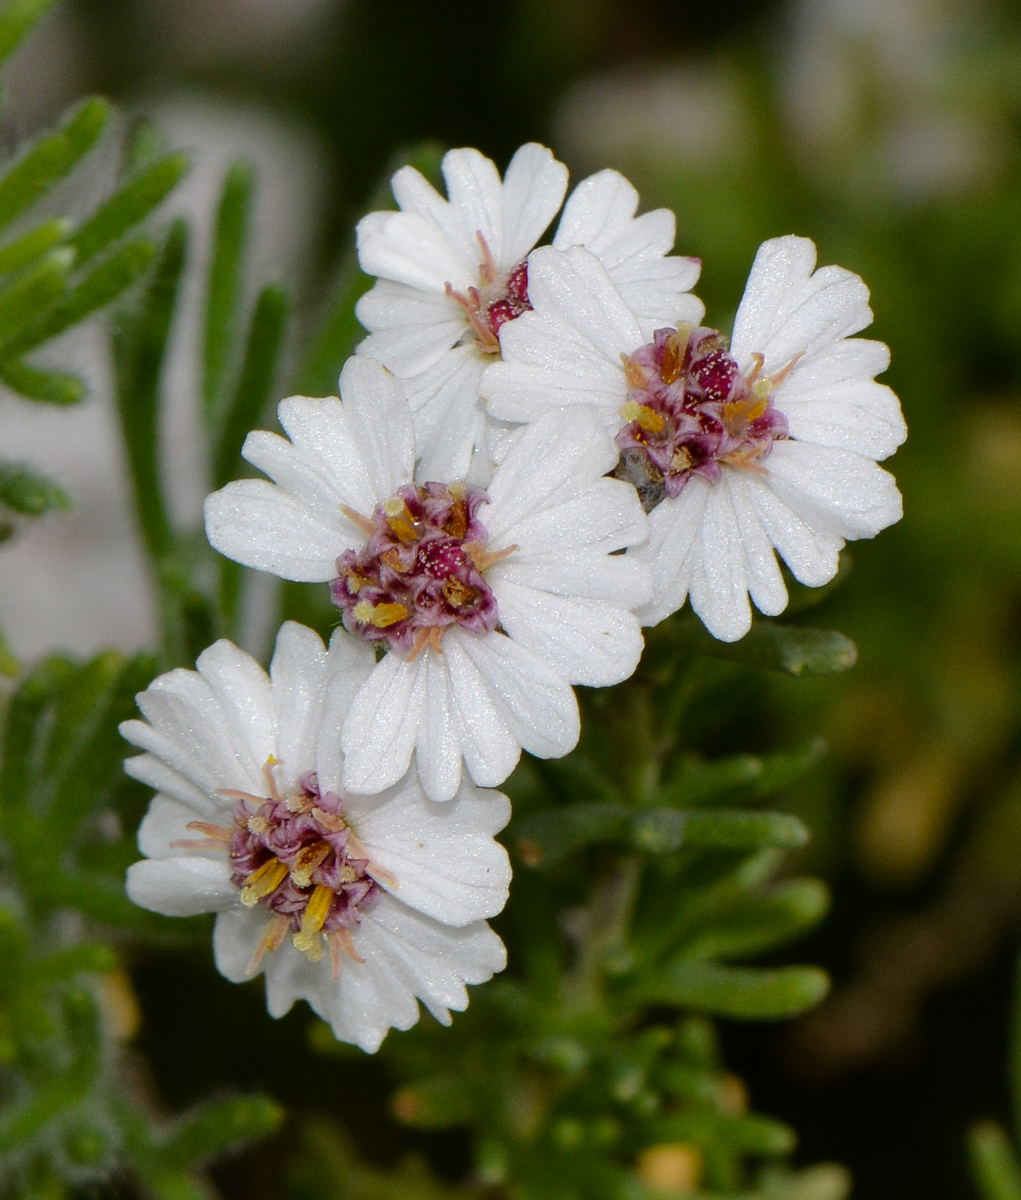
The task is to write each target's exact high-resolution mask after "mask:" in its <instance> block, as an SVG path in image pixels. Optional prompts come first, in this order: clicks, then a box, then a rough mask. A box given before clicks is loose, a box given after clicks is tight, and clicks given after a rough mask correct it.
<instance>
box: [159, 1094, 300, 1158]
mask: <svg viewBox="0 0 1021 1200" xmlns="http://www.w3.org/2000/svg"><path fill="white" fill-rule="evenodd" d="M283 1118H284V1110H283V1109H282V1108H281V1107H280V1105H279V1104H277V1103H276V1102H275V1101H273V1100H270V1099H268V1098H266V1097H262V1096H241V1097H238V1098H236V1099H231V1100H221V1101H220V1102H219V1103H217V1104H212V1105H209V1106H208V1107H207V1108H203V1109H200V1110H199V1111H198V1112H195V1113H192V1114H191V1115H190V1116H188V1117H185V1118H183V1119H182V1121H181V1122H180V1124H179V1126H178V1128H177V1131H176V1132H175V1133H174V1134H173V1136H172V1137H171V1138H169V1139H168V1140H167V1142H166V1143H165V1144H164V1145H163V1147H162V1149H161V1152H160V1155H159V1157H160V1160H161V1161H162V1162H163V1163H165V1164H167V1165H168V1166H178V1167H185V1166H195V1165H199V1164H202V1163H204V1162H206V1161H207V1160H208V1159H210V1158H213V1157H215V1156H216V1155H218V1154H223V1153H224V1152H225V1151H227V1150H230V1149H232V1148H234V1147H236V1146H239V1145H244V1144H245V1143H246V1142H251V1141H253V1140H255V1139H256V1138H260V1137H264V1136H265V1135H266V1134H267V1133H272V1132H273V1130H274V1129H276V1128H277V1127H278V1126H279V1125H280V1122H281V1121H282V1120H283Z"/></svg>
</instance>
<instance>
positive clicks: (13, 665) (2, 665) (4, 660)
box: [0, 627, 21, 679]
mask: <svg viewBox="0 0 1021 1200" xmlns="http://www.w3.org/2000/svg"><path fill="white" fill-rule="evenodd" d="M20 674H21V663H20V662H18V660H17V658H16V657H15V654H14V651H13V650H12V649H11V644H10V642H9V641H8V640H7V636H6V634H5V633H4V631H3V628H2V627H0V675H6V676H7V678H8V679H15V678H17V676H18V675H20Z"/></svg>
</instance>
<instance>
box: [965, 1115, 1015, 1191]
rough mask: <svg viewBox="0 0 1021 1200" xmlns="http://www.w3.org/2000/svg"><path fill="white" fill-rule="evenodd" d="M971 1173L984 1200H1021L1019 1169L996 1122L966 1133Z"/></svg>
mask: <svg viewBox="0 0 1021 1200" xmlns="http://www.w3.org/2000/svg"><path fill="white" fill-rule="evenodd" d="M968 1150H969V1153H970V1157H971V1172H972V1175H973V1176H974V1179H975V1183H976V1184H977V1185H978V1189H979V1191H980V1192H981V1193H982V1195H983V1197H984V1200H1021V1168H1019V1166H1018V1161H1017V1157H1016V1155H1015V1154H1014V1150H1013V1148H1012V1147H1011V1144H1010V1139H1009V1138H1008V1137H1007V1135H1006V1133H1004V1131H1003V1129H1002V1128H1001V1127H1000V1126H999V1125H998V1124H997V1123H996V1122H995V1121H978V1122H976V1123H975V1124H974V1125H973V1126H972V1127H971V1129H970V1130H969V1131H968Z"/></svg>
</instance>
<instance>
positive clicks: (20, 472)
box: [0, 462, 71, 517]
mask: <svg viewBox="0 0 1021 1200" xmlns="http://www.w3.org/2000/svg"><path fill="white" fill-rule="evenodd" d="M0 505H4V506H6V507H7V508H9V509H11V510H12V511H13V512H16V513H21V514H23V515H24V516H28V517H39V516H42V514H43V513H46V512H51V511H53V510H54V509H68V508H70V507H71V497H70V496H68V494H67V492H65V491H64V489H63V488H61V487H58V486H57V485H56V484H55V483H54V482H53V481H52V480H50V479H47V478H46V476H45V475H40V474H38V473H37V472H36V471H33V470H32V469H31V468H30V467H27V466H24V465H22V464H19V463H4V462H0Z"/></svg>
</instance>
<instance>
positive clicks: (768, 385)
mask: <svg viewBox="0 0 1021 1200" xmlns="http://www.w3.org/2000/svg"><path fill="white" fill-rule="evenodd" d="M752 393H753V395H756V396H758V397H759V399H760V400H768V399H769V397H770V396H771V395H772V394H773V381H772V380H771V379H756V381H755V383H754V384H753V385H752Z"/></svg>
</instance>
